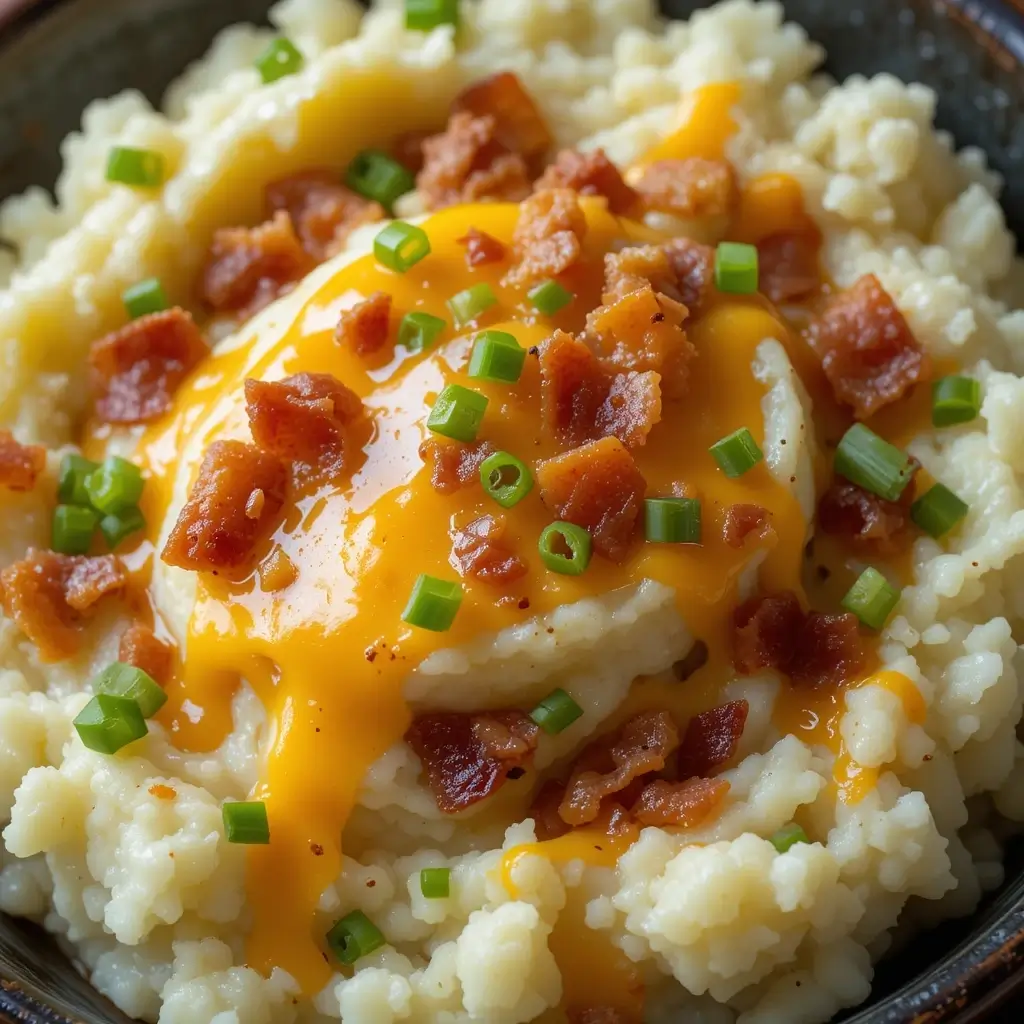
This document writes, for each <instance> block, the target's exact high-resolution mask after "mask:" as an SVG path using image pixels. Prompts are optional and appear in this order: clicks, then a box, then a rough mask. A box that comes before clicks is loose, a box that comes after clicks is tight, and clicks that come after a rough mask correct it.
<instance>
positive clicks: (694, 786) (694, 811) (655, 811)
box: [632, 779, 729, 828]
mask: <svg viewBox="0 0 1024 1024" xmlns="http://www.w3.org/2000/svg"><path fill="white" fill-rule="evenodd" d="M728 792H729V783H728V782H726V781H725V779H687V780H686V781H685V782H666V781H665V780H664V779H655V780H654V782H652V783H650V784H649V785H648V786H646V787H645V788H644V791H643V792H642V793H641V794H640V799H639V800H638V801H637V802H636V803H635V804H634V805H633V808H632V813H633V817H634V818H636V820H637V821H638V822H640V824H641V825H657V826H658V827H659V828H664V827H665V826H666V825H672V826H676V827H681V828H695V827H696V826H697V825H701V824H703V823H704V822H705V821H707V819H708V818H710V817H711V815H712V814H714V813H715V812H716V811H717V810H718V809H719V808H720V807H721V806H722V802H723V801H724V800H725V797H726V794H727V793H728Z"/></svg>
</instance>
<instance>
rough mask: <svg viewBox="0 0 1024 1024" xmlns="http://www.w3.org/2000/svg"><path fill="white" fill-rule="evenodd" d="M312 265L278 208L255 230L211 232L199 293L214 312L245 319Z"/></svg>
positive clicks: (228, 229) (290, 224)
mask: <svg viewBox="0 0 1024 1024" xmlns="http://www.w3.org/2000/svg"><path fill="white" fill-rule="evenodd" d="M312 267H313V260H312V259H311V258H310V256H309V254H308V253H307V252H306V250H305V249H303V247H302V244H301V243H300V242H299V238H298V236H297V235H296V234H295V229H294V228H293V227H292V220H291V217H289V216H288V214H287V213H286V212H285V211H284V210H278V211H277V213H275V214H274V216H273V217H272V218H271V219H270V220H268V221H265V222H264V223H263V224H260V225H258V226H257V227H255V228H220V229H218V230H217V231H216V232H215V233H214V236H213V243H212V245H211V246H210V252H209V254H208V255H207V258H206V265H205V267H204V268H203V272H202V277H201V280H200V285H199V290H200V294H201V295H202V297H203V299H204V300H205V301H206V302H207V303H209V305H211V306H212V307H213V308H214V309H215V310H217V311H218V312H238V313H242V314H243V315H246V316H251V315H252V314H253V313H255V312H257V311H258V310H260V309H262V308H263V307H264V306H266V305H269V304H270V303H271V302H273V301H274V299H276V298H277V297H278V296H279V295H281V294H283V293H284V292H285V291H286V290H287V288H288V287H289V286H291V285H292V284H294V283H295V282H296V281H298V280H300V279H301V278H303V277H305V275H306V274H307V273H308V272H309V271H310V270H311V269H312Z"/></svg>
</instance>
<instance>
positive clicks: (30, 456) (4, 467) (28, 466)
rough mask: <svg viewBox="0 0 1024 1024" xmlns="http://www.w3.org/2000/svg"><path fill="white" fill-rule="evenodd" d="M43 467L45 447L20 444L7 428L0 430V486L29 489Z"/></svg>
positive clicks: (16, 489) (44, 466)
mask: <svg viewBox="0 0 1024 1024" xmlns="http://www.w3.org/2000/svg"><path fill="white" fill-rule="evenodd" d="M45 469H46V449H45V448H41V447H40V446H39V445H35V444H21V443H19V442H18V441H16V440H15V437H14V435H13V434H12V433H11V432H10V431H9V430H0V487H6V488H7V489H8V490H9V491H31V490H32V488H33V487H35V485H36V479H37V478H38V476H39V474H40V473H42V472H43V470H45Z"/></svg>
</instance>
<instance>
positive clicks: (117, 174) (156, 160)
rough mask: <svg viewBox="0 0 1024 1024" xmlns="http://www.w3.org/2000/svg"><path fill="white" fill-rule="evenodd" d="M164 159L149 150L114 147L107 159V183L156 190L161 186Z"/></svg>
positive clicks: (161, 155) (159, 154)
mask: <svg viewBox="0 0 1024 1024" xmlns="http://www.w3.org/2000/svg"><path fill="white" fill-rule="evenodd" d="M163 180H164V158H163V154H161V153H154V152H153V151H152V150H150V149H132V148H131V146H114V147H113V148H112V149H111V150H110V155H109V156H108V157H107V181H117V182H120V183H121V184H122V185H139V186H142V187H144V188H156V187H157V186H158V185H161V184H163Z"/></svg>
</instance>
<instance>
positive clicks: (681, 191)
mask: <svg viewBox="0 0 1024 1024" xmlns="http://www.w3.org/2000/svg"><path fill="white" fill-rule="evenodd" d="M634 187H635V188H636V190H637V192H638V193H639V194H640V198H641V199H643V201H644V202H645V203H646V204H647V205H648V206H649V207H650V208H651V209H654V210H660V211H662V212H663V213H671V214H673V215H674V216H676V217H682V218H684V219H685V220H693V219H697V218H701V217H719V216H721V215H722V214H725V213H728V212H729V211H730V210H731V209H732V207H733V205H734V204H735V201H736V198H737V194H738V193H737V189H736V175H735V174H734V173H733V169H732V167H731V166H730V165H729V164H727V163H726V162H725V161H724V160H705V159H704V158H703V157H690V158H689V159H687V160H656V161H655V162H654V163H651V164H648V165H647V166H646V167H645V168H644V169H643V171H642V173H641V174H640V175H639V177H638V178H637V180H636V181H635V182H634Z"/></svg>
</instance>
